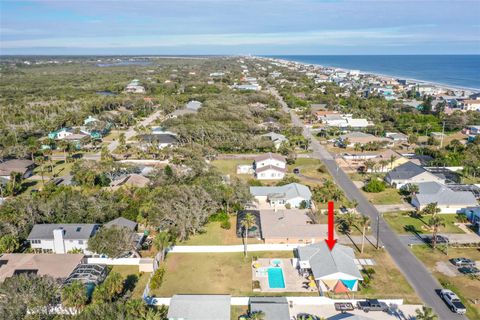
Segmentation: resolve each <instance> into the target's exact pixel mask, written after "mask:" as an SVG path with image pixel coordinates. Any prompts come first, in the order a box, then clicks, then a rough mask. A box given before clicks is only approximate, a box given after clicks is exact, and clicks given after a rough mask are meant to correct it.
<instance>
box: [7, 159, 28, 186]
mask: <svg viewBox="0 0 480 320" xmlns="http://www.w3.org/2000/svg"><path fill="white" fill-rule="evenodd" d="M33 168H35V163H34V162H33V161H31V160H23V159H12V160H7V161H5V162H2V163H0V178H2V179H3V180H4V181H6V180H10V174H12V173H13V172H16V173H19V174H21V175H22V178H23V179H25V178H28V177H30V176H31V175H32V173H33Z"/></svg>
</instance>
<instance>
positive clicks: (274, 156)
mask: <svg viewBox="0 0 480 320" xmlns="http://www.w3.org/2000/svg"><path fill="white" fill-rule="evenodd" d="M267 159H276V160H279V161H282V162H285V163H286V162H287V161H286V160H285V157H284V156H282V155H279V154H276V153H271V152H269V153H265V154H262V155H259V156H257V157H256V158H255V162H259V161H262V160H267Z"/></svg>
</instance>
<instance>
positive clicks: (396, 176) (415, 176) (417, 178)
mask: <svg viewBox="0 0 480 320" xmlns="http://www.w3.org/2000/svg"><path fill="white" fill-rule="evenodd" d="M385 181H386V182H387V183H388V184H389V185H391V186H394V187H395V188H397V189H400V188H402V187H403V186H404V185H406V184H409V183H411V184H419V183H420V182H430V181H434V182H438V183H442V184H444V183H445V178H442V177H438V176H436V175H434V174H433V173H431V172H428V171H427V170H426V169H424V168H423V167H421V166H419V165H417V164H415V163H413V162H411V161H407V162H405V163H404V164H402V165H400V166H398V167H396V168H394V169H393V170H390V171H389V172H388V173H387V174H386V176H385Z"/></svg>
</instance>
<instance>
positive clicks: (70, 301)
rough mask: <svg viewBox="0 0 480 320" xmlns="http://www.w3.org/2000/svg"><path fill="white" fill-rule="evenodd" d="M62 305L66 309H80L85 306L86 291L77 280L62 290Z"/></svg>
mask: <svg viewBox="0 0 480 320" xmlns="http://www.w3.org/2000/svg"><path fill="white" fill-rule="evenodd" d="M61 295H62V304H63V305H64V306H65V307H67V308H75V309H82V308H83V307H84V306H85V305H86V304H87V300H88V297H87V291H86V288H85V286H84V285H83V284H82V283H81V282H80V281H78V280H75V281H73V282H72V283H70V284H69V285H66V286H64V287H63V288H62V292H61Z"/></svg>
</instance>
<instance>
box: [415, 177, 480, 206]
mask: <svg viewBox="0 0 480 320" xmlns="http://www.w3.org/2000/svg"><path fill="white" fill-rule="evenodd" d="M430 203H436V204H437V206H438V208H439V209H440V210H441V211H440V213H459V212H461V211H462V209H464V208H467V207H473V206H477V205H478V202H477V200H476V199H475V195H474V194H473V193H472V192H470V191H454V190H451V189H449V188H448V187H447V186H445V185H443V184H440V183H438V182H434V181H431V182H421V183H419V184H418V192H417V193H416V194H414V195H413V196H412V205H413V206H414V207H415V208H417V210H422V209H423V208H425V207H426V206H427V205H428V204H430Z"/></svg>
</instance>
